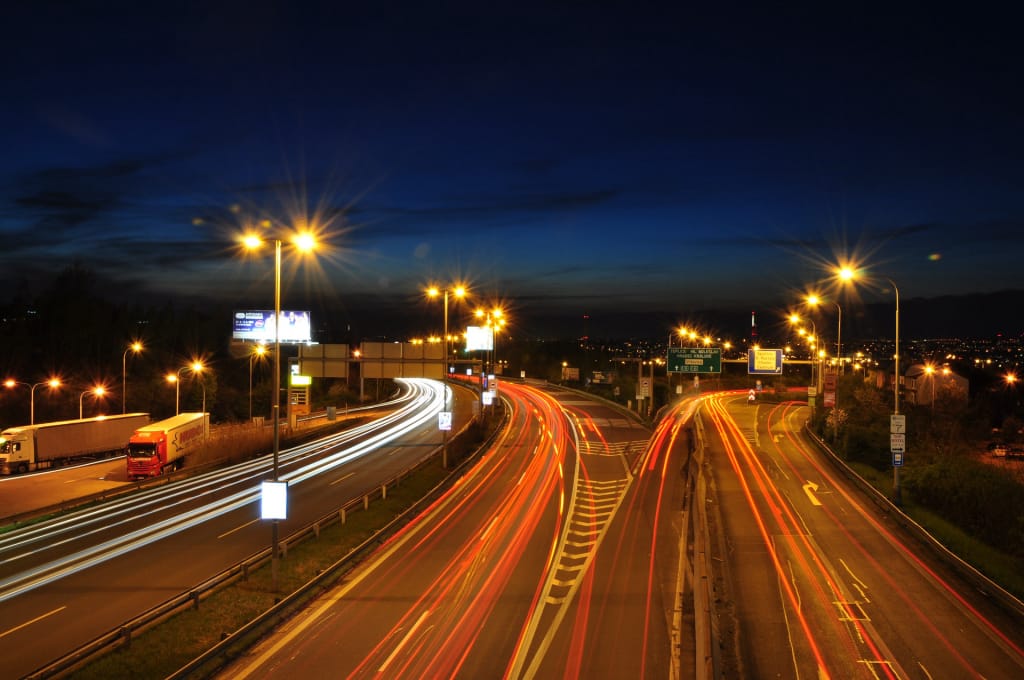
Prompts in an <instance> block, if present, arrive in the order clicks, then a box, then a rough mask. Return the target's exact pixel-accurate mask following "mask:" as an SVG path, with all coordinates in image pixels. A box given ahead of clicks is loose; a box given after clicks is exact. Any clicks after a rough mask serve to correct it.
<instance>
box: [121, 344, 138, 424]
mask: <svg viewBox="0 0 1024 680" xmlns="http://www.w3.org/2000/svg"><path fill="white" fill-rule="evenodd" d="M141 351H142V343H141V342H133V343H132V344H131V345H129V346H128V349H126V350H125V351H124V354H122V355H121V414H122V415H124V414H125V413H127V412H128V352H135V353H136V354H138V353H139V352H141Z"/></svg>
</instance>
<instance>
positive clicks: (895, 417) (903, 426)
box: [889, 413, 907, 434]
mask: <svg viewBox="0 0 1024 680" xmlns="http://www.w3.org/2000/svg"><path fill="white" fill-rule="evenodd" d="M906 431H907V417H906V416H905V415H903V414H902V413H894V414H892V415H891V416H889V432H892V433H893V434H901V433H905V432H906Z"/></svg>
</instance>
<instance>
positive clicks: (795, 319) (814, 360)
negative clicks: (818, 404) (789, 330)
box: [789, 314, 818, 397]
mask: <svg viewBox="0 0 1024 680" xmlns="http://www.w3.org/2000/svg"><path fill="white" fill-rule="evenodd" d="M807 321H809V322H810V324H811V337H810V338H809V339H808V343H809V344H810V346H811V348H812V351H811V383H812V384H813V385H814V389H815V390H817V389H818V381H817V373H818V371H817V370H816V368H817V364H818V357H817V351H815V344H817V341H818V329H817V327H816V326H815V325H814V319H811V318H808V319H807ZM789 322H790V323H791V324H794V325H796V324H799V323H802V322H803V319H802V318H800V315H799V314H790V315H789ZM800 333H801V334H803V333H804V330H803V329H800ZM815 397H817V394H815Z"/></svg>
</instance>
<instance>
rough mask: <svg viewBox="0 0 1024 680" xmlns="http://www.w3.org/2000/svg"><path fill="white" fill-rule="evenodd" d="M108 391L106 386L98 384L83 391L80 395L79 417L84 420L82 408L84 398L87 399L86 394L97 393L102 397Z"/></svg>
mask: <svg viewBox="0 0 1024 680" xmlns="http://www.w3.org/2000/svg"><path fill="white" fill-rule="evenodd" d="M106 393H107V390H106V388H105V387H103V386H102V385H97V386H96V387H93V388H92V389H88V390H86V391H85V392H82V393H81V394H80V395H78V419H79V420H82V418H83V417H84V416H83V409H82V400H83V399H85V395H87V394H94V395H96V398H99V397H102V396H103V395H105V394H106Z"/></svg>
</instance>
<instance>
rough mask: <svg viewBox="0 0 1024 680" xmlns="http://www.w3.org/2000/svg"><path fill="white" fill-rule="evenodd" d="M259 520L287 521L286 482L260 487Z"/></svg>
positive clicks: (266, 482) (265, 483) (269, 483)
mask: <svg viewBox="0 0 1024 680" xmlns="http://www.w3.org/2000/svg"><path fill="white" fill-rule="evenodd" d="M260 519H288V482H268V481H265V482H263V483H262V484H261V485H260Z"/></svg>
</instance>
